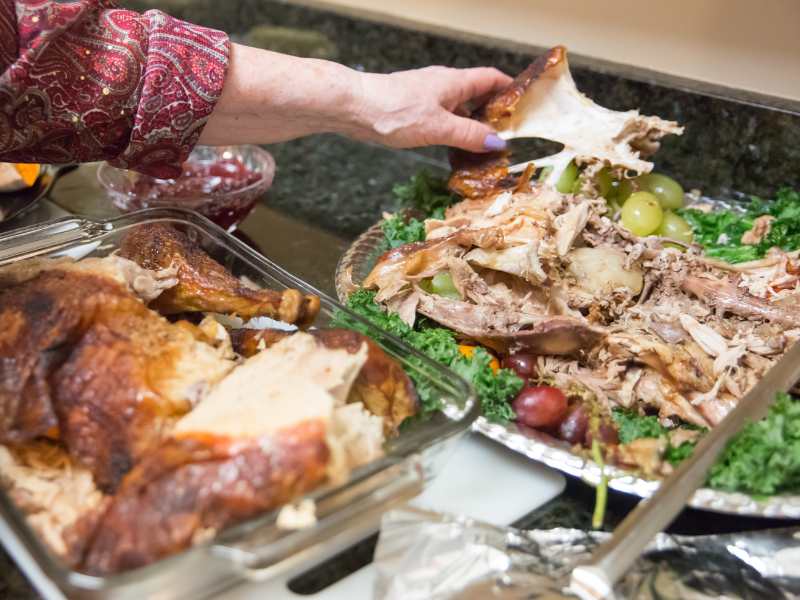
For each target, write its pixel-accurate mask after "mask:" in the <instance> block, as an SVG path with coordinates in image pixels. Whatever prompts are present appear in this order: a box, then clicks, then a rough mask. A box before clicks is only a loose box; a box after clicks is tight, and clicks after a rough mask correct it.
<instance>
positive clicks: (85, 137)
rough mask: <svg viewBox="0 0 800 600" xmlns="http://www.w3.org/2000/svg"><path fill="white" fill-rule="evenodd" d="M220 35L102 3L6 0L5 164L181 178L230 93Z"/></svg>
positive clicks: (0, 86)
mask: <svg viewBox="0 0 800 600" xmlns="http://www.w3.org/2000/svg"><path fill="white" fill-rule="evenodd" d="M229 51H230V44H229V41H228V38H227V36H226V35H225V34H224V33H222V32H220V31H215V30H213V29H207V28H205V27H199V26H196V25H191V24H189V23H186V22H183V21H179V20H177V19H174V18H172V17H169V16H168V15H166V14H164V13H162V12H160V11H157V10H150V11H147V12H146V13H144V14H139V13H136V12H132V11H128V10H121V9H116V8H112V7H111V6H110V4H109V3H108V2H106V1H104V0H80V1H76V2H57V1H53V0H0V70H2V75H0V161H13V162H46V163H65V162H84V161H91V160H109V161H111V162H113V164H115V165H117V166H121V167H125V168H129V169H136V170H138V171H142V172H145V173H148V174H150V175H154V176H156V177H174V176H176V175H178V174H179V173H180V169H181V166H180V165H181V163H182V162H183V161H184V160H185V159H186V157H187V156H188V154H189V152H191V150H192V147H193V146H194V144H195V143H196V142H197V139H198V137H199V136H200V132H201V131H202V129H203V126H204V125H205V122H206V120H207V119H208V116H209V115H210V114H211V111H212V110H213V108H214V105H215V104H216V101H217V99H218V98H219V96H220V94H221V92H222V85H223V83H224V79H225V72H226V69H227V65H228V57H229Z"/></svg>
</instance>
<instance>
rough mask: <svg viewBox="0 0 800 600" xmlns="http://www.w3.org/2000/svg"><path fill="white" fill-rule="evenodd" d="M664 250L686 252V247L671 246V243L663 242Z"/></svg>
mask: <svg viewBox="0 0 800 600" xmlns="http://www.w3.org/2000/svg"><path fill="white" fill-rule="evenodd" d="M664 248H673V249H674V250H677V251H678V252H686V247H685V246H681V245H680V244H673V243H672V242H664Z"/></svg>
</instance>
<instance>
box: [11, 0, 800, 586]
mask: <svg viewBox="0 0 800 600" xmlns="http://www.w3.org/2000/svg"><path fill="white" fill-rule="evenodd" d="M121 4H123V5H125V6H128V7H131V8H135V9H139V10H146V9H149V8H161V9H162V10H166V11H167V12H170V13H171V14H173V15H175V16H177V17H180V18H184V19H187V20H190V21H193V22H196V23H201V24H204V25H209V26H213V27H217V28H220V29H224V30H226V31H228V32H230V33H231V34H233V36H234V39H236V40H242V41H247V42H249V43H257V44H258V45H261V46H264V47H268V48H270V49H272V50H276V51H282V52H290V53H298V54H303V55H308V56H323V57H336V58H337V59H338V60H340V61H341V62H344V63H345V64H348V65H351V66H353V67H355V68H359V69H365V70H372V71H380V72H388V71H393V70H397V69H404V68H410V67H418V66H424V65H428V64H444V65H452V66H474V65H494V66H497V67H499V68H501V69H503V70H505V71H506V72H509V73H516V72H517V71H519V70H520V69H522V68H524V66H525V65H526V64H527V63H528V62H529V60H530V59H531V58H532V56H533V55H534V54H535V52H534V51H532V50H530V51H520V50H516V51H514V50H509V49H507V48H500V47H498V46H497V45H492V44H488V45H487V44H485V43H477V42H474V41H473V42H468V41H459V40H456V39H452V38H447V37H441V36H437V35H432V34H429V33H423V32H419V31H412V30H408V29H402V28H400V27H396V26H391V25H384V24H377V23H374V22H367V21H364V20H359V19H352V18H348V17H344V16H339V15H335V14H332V13H328V12H325V11H320V10H315V9H309V8H303V7H298V6H294V5H290V4H286V3H281V2H271V1H268V0H224V1H220V0H128V1H126V2H122V3H121ZM590 63H591V61H578V60H576V61H573V64H574V65H577V64H581V65H584V64H590ZM573 72H574V76H575V79H576V81H577V83H578V86H579V87H580V89H582V90H583V91H584V92H586V93H587V94H588V95H590V96H591V97H592V98H594V99H595V100H596V101H597V102H599V103H600V104H603V105H605V106H608V107H610V108H615V109H629V108H635V107H638V108H640V109H641V110H642V111H643V112H645V113H649V114H658V115H660V116H663V117H667V118H671V119H676V120H678V121H680V122H681V123H683V124H684V125H685V126H686V133H685V134H684V135H683V136H682V137H680V138H671V139H668V140H667V141H666V142H665V144H664V147H663V149H662V151H661V152H660V153H659V154H658V156H657V161H656V162H657V166H658V168H659V169H660V170H662V171H664V172H666V173H669V174H671V175H673V176H676V177H677V178H678V179H679V180H680V181H681V182H682V183H683V184H684V186H685V187H687V188H691V187H699V188H701V189H702V190H703V191H704V192H705V193H707V194H709V195H719V196H728V195H731V194H734V193H735V192H741V193H757V194H762V195H767V196H768V195H770V194H771V193H772V192H773V191H774V190H775V189H776V187H779V186H781V185H792V186H796V187H800V110H798V109H797V108H796V107H794V106H793V105H791V103H790V105H788V107H787V105H786V103H782V104H783V110H770V109H768V108H764V107H759V106H756V105H755V104H752V102H761V100H759V99H755V100H754V99H753V98H747V101H748V102H751V104H747V103H744V102H742V101H740V100H737V99H730V98H724V97H715V96H713V95H708V94H699V93H691V92H687V91H681V89H679V88H680V87H685V85H684V83H683V82H678V81H676V82H675V86H673V87H670V86H666V85H662V84H660V83H655V82H654V81H648V76H647V75H646V74H644V75H643V74H642V73H641V72H635V73H633V72H632V73H631V74H630V76H622V75H620V74H619V71H618V70H616V68H614V69H609V68H607V67H606V66H604V65H598V66H597V68H595V69H590V68H587V67H585V66H579V67H577V68H576V67H574V68H573ZM653 79H655V78H653ZM661 79H662V80H663V78H661ZM712 91H713V93H714V94H719V93H720V91H719V90H712ZM736 95H737V96H738V94H736ZM268 148H269V150H270V151H271V152H272V153H273V154H274V155H275V158H276V160H277V163H278V175H277V179H276V183H275V185H274V187H273V188H272V189H271V190H270V192H269V193H268V194H267V196H266V197H265V201H266V202H267V204H268V206H269V207H270V208H271V209H274V210H275V211H277V212H278V213H282V214H283V215H284V216H285V217H284V220H285V222H286V223H288V224H289V225H290V224H291V223H292V222H300V221H302V222H304V223H305V226H307V227H308V228H309V231H311V230H325V231H326V232H327V233H326V234H325V235H326V236H327V237H326V238H325V242H324V244H325V247H326V248H334V247H336V248H343V247H344V246H345V245H346V242H347V240H349V239H352V238H353V237H354V236H355V235H357V234H358V233H360V232H361V231H363V230H364V229H365V228H367V227H368V226H369V225H371V224H372V223H374V222H375V221H376V220H377V219H378V218H379V217H380V215H381V213H382V211H384V210H391V209H392V208H393V201H392V198H391V188H392V186H393V185H394V184H395V183H397V182H398V181H401V180H403V179H405V178H407V177H408V176H410V175H411V174H413V173H415V172H416V171H417V170H419V169H420V168H422V167H427V168H429V169H432V170H437V169H441V170H442V172H444V169H446V166H447V165H446V160H445V153H444V151H443V150H441V149H429V150H425V151H420V152H400V151H394V150H387V149H383V148H378V147H374V146H366V145H363V144H358V143H355V142H351V141H349V140H345V139H342V138H339V137H337V136H332V135H321V136H313V137H310V138H307V139H303V140H296V141H293V142H287V143H283V144H276V145H272V146H269V147H268ZM86 172H87V171H86V170H84V171H82V172H81V173H78V174H76V175H75V176H71V177H72V179H71V180H70V181H66V180H65V181H64V184H63V185H64V186H65V187H66V188H68V187H69V186H70V185H73V186H77V187H76V188H75V189H73V190H72V193H73V195H85V194H83V192H86V191H87V190H89V188H90V187H91V185H90V184H89V183H86V182H85V181H83V180H81V177H82V176H84V175H86ZM87 181H88V180H87ZM67 191H68V190H67ZM90 191H91V190H90ZM86 193H89V192H86ZM265 215H266V216H269V215H267V213H265ZM266 216H265V218H266ZM289 225H286V226H287V227H288V226H289ZM261 228H262V227H261V225H260V221H258V220H257V219H253V218H251V219H249V220H248V222H246V223H245V225H244V226H243V227H242V229H243V231H245V232H246V233H248V234H249V235H251V236H253V237H256V236H257V235H258V230H259V229H261ZM330 234H333V235H332V236H331V235H330ZM267 250H269V248H267ZM267 253H268V254H269V252H267ZM309 260H313V259H312V258H309ZM326 264H327V263H326ZM325 268H327V267H325ZM331 277H332V273H331ZM314 283H315V284H316V285H319V286H320V287H323V289H324V288H325V285H324V283H323V282H317V281H315V282H314ZM592 504H593V491H592V490H591V489H590V488H589V487H588V486H586V485H585V484H583V483H581V482H580V481H577V480H570V481H569V483H568V486H567V490H566V491H565V493H564V494H562V496H560V497H559V498H557V499H556V500H554V501H552V502H550V503H548V504H547V505H545V506H543V507H541V508H539V509H537V510H535V511H533V512H532V513H531V514H530V515H528V516H526V517H524V518H522V519H520V520H519V521H518V522H517V523H516V525H517V526H519V527H524V528H548V527H555V526H560V527H579V528H587V527H589V525H590V519H591V507H592ZM634 505H635V500H634V499H632V498H630V497H626V496H623V495H620V494H616V493H612V494H611V495H610V498H609V512H608V519H607V522H606V527H607V528H611V527H613V525H614V524H616V523H617V522H618V521H619V520H620V519H621V518H623V517H624V515H625V514H626V513H627V512H628V511H629V510H630V509H631V508H632V507H633V506H634ZM775 525H776V523H775V522H767V521H763V520H757V519H742V518H739V517H723V516H719V515H709V514H708V513H700V512H697V511H685V512H684V513H683V514H682V515H681V517H680V518H679V519H678V520H677V521H676V522H675V524H674V525H673V527H672V531H674V532H676V533H687V534H691V533H701V532H717V531H732V530H743V529H751V528H759V527H769V526H775ZM373 546H374V538H370V539H368V540H365V541H364V542H362V543H361V544H359V545H358V546H357V547H355V548H353V549H352V550H351V551H349V552H347V553H346V555H345V556H344V557H343V558H339V559H337V560H335V561H333V562H329V563H326V564H324V565H322V566H321V567H319V568H318V569H315V571H314V572H313V573H311V574H309V575H307V576H304V577H302V578H299V579H297V580H295V581H293V582H292V583H291V585H290V587H291V589H292V590H294V591H296V592H298V593H313V592H314V591H316V590H318V589H321V588H322V587H324V586H325V585H327V584H329V583H330V582H331V581H334V580H336V579H339V578H341V577H343V576H344V575H346V574H347V573H349V572H351V571H352V570H354V569H355V568H357V567H358V566H361V565H362V564H365V563H366V562H367V561H369V559H370V557H371V555H372V549H373ZM35 597H36V594H35V592H34V591H33V590H32V589H31V588H30V587H29V585H28V584H27V582H26V581H25V579H24V577H23V576H22V575H21V574H20V572H19V571H18V570H17V569H16V567H15V566H14V565H13V563H12V562H11V561H10V560H9V559H8V557H7V556H6V555H5V554H4V553H3V552H2V551H0V598H3V599H6V598H8V599H12V600H18V599H27V598H35Z"/></svg>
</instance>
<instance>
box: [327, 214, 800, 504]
mask: <svg viewBox="0 0 800 600" xmlns="http://www.w3.org/2000/svg"><path fill="white" fill-rule="evenodd" d="M386 249H387V247H386V244H385V238H384V235H383V232H382V231H381V226H380V222H378V223H376V224H375V225H373V226H372V227H370V228H369V229H367V230H366V231H365V232H364V233H363V234H361V236H360V237H358V238H357V239H356V240H355V241H354V242H353V244H352V245H351V246H350V248H348V250H347V251H346V252H345V253H344V254H343V255H342V258H341V260H340V261H339V265H338V267H337V269H336V293H337V295H338V296H339V299H340V300H341V301H342V302H344V301H345V299H346V298H347V296H348V295H349V294H350V292H352V291H353V290H354V289H356V288H357V287H358V285H359V283H360V282H361V281H363V280H364V278H365V277H366V276H367V275H368V274H369V272H370V271H371V270H372V267H373V266H374V265H375V263H376V262H377V260H378V258H379V257H380V255H381V254H382V253H383V252H385V251H386ZM472 429H473V430H474V431H476V432H478V433H480V434H482V435H485V436H486V437H488V438H490V439H492V440H494V441H496V442H498V443H500V444H502V445H503V446H505V447H506V448H509V449H511V450H514V451H515V452H519V453H520V454H524V455H525V456H527V457H528V458H532V459H533V460H536V461H539V462H542V463H544V464H546V465H548V466H550V467H552V468H554V469H558V470H559V471H561V472H563V473H567V474H569V475H572V476H574V477H580V478H581V479H583V480H585V481H587V482H588V483H591V484H592V485H596V484H597V483H599V481H600V467H599V466H598V465H597V463H595V462H594V461H593V460H591V459H589V458H586V457H585V456H582V455H580V454H577V453H575V452H573V451H572V450H571V449H570V447H569V445H568V444H566V443H565V442H563V441H561V440H558V439H556V438H553V437H552V436H549V435H547V434H545V433H541V432H538V431H535V430H533V429H530V428H527V427H524V426H518V425H517V424H516V423H507V424H500V423H492V422H490V421H488V420H487V419H485V418H483V417H479V418H478V419H477V420H476V421H475V422H474V423H473V425H472ZM605 474H606V476H608V477H609V482H608V485H609V487H610V488H612V489H614V490H618V491H620V492H624V493H627V494H634V495H636V496H639V497H641V498H647V497H649V496H650V495H651V494H652V493H653V492H654V491H655V490H657V489H658V486H659V480H657V479H646V478H644V477H641V476H640V475H638V474H637V473H636V472H634V471H629V470H626V469H622V468H618V467H609V466H606V467H605ZM689 506H691V507H693V508H699V509H702V510H709V511H714V512H722V513H733V514H739V515H747V516H754V517H769V518H775V519H798V518H800V495H788V494H786V495H777V496H771V497H769V498H766V499H756V498H753V497H751V496H748V495H746V494H739V493H732V492H723V491H719V490H712V489H710V488H701V489H699V490H698V491H697V492H696V493H695V494H694V495H693V496H692V498H691V500H690V501H689Z"/></svg>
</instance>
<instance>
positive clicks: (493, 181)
mask: <svg viewBox="0 0 800 600" xmlns="http://www.w3.org/2000/svg"><path fill="white" fill-rule="evenodd" d="M508 156H509V155H508V152H492V153H490V154H473V153H471V152H466V151H464V150H453V151H452V152H451V153H450V167H451V172H450V179H448V181H447V188H448V189H449V190H450V191H451V192H453V193H455V194H458V195H459V196H463V197H464V198H483V197H485V196H488V195H490V194H493V193H496V192H501V191H503V190H508V189H513V188H514V187H515V186H516V178H515V177H514V176H513V175H510V174H509V172H508V167H509V165H510V164H511V162H510V161H509V158H508Z"/></svg>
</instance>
